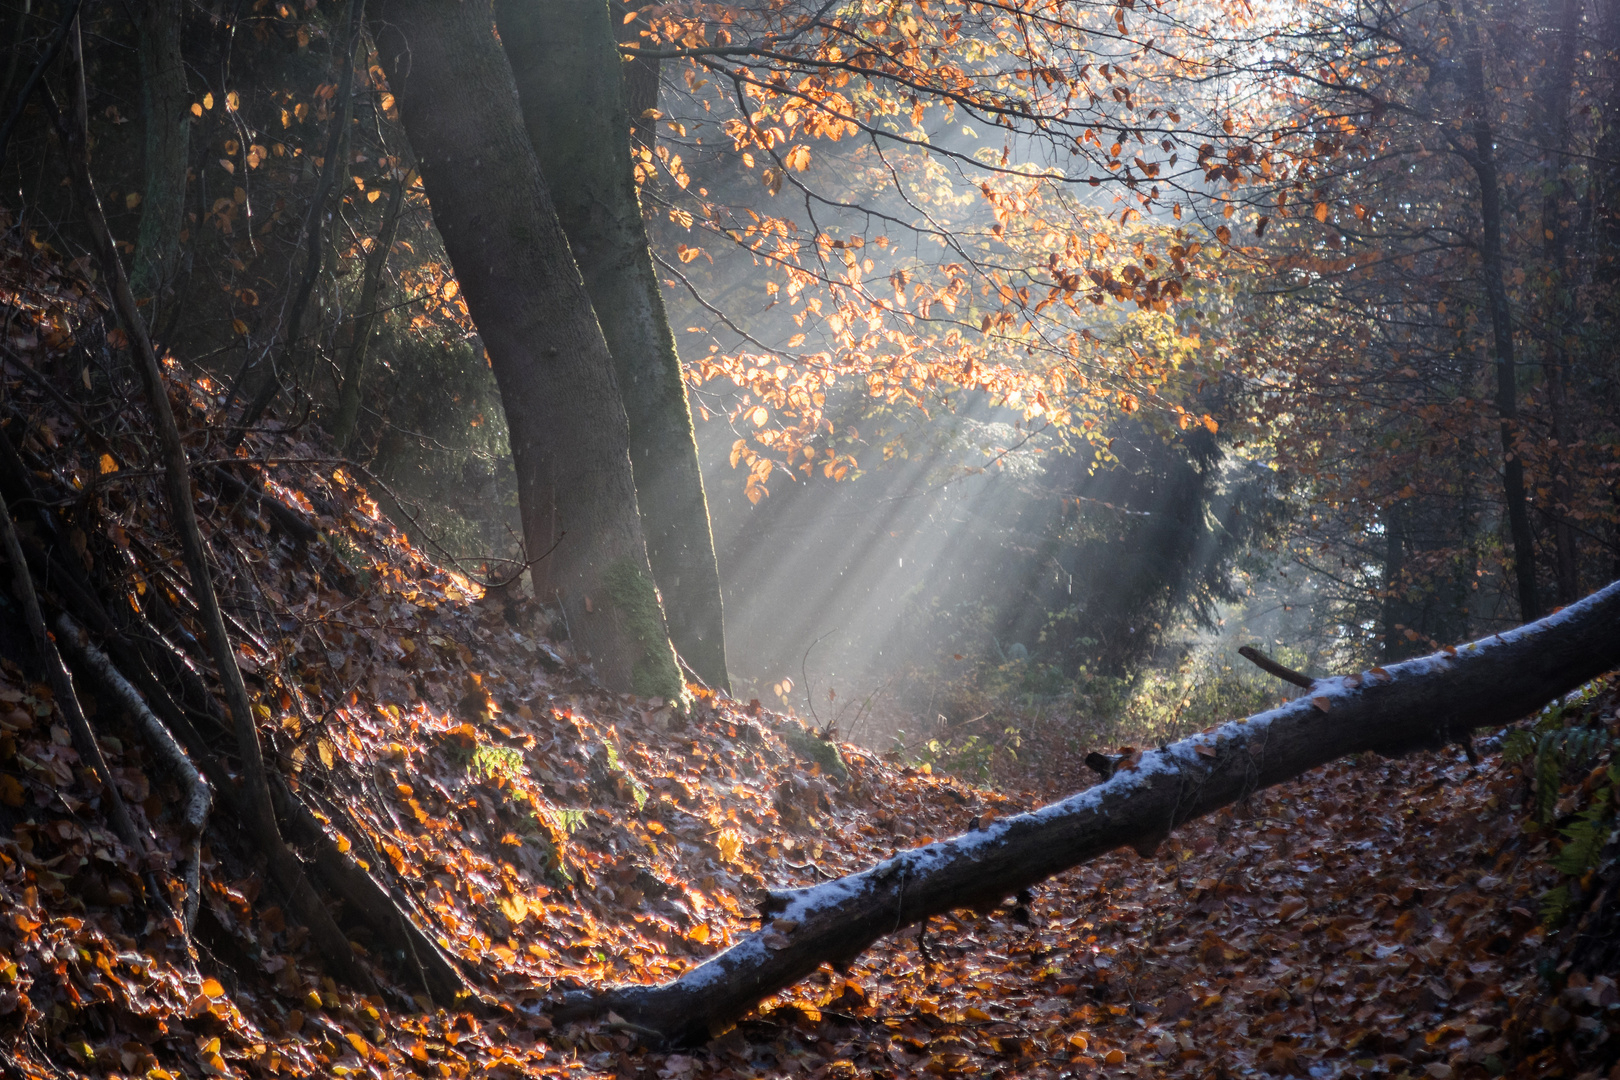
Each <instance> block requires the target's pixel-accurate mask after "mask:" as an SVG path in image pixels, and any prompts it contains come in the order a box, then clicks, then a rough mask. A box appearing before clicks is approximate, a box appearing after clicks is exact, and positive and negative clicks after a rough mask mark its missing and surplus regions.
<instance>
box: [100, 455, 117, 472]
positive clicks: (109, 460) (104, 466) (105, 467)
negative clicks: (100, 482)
mask: <svg viewBox="0 0 1620 1080" xmlns="http://www.w3.org/2000/svg"><path fill="white" fill-rule="evenodd" d="M97 467H98V468H100V469H101V475H102V476H106V475H107V474H108V473H115V472H117V471H118V462H116V461H114V460H113V456H112V455H111V454H102V455H101V460H100V461H99V462H97Z"/></svg>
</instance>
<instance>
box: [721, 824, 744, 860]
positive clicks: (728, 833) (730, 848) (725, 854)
mask: <svg viewBox="0 0 1620 1080" xmlns="http://www.w3.org/2000/svg"><path fill="white" fill-rule="evenodd" d="M714 846H715V847H717V848H719V849H720V857H721V858H722V859H724V860H726V862H736V861H737V856H738V855H741V854H742V846H743V840H742V836H741V835H740V834H738V833H735V832H733V831H732V830H730V829H726V830H724V831H723V832H721V833H720V837H719V839H717V840H715V842H714Z"/></svg>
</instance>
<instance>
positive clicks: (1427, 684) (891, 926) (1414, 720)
mask: <svg viewBox="0 0 1620 1080" xmlns="http://www.w3.org/2000/svg"><path fill="white" fill-rule="evenodd" d="M1616 664H1620V582H1615V583H1614V584H1612V585H1610V586H1609V587H1608V588H1606V589H1604V590H1603V591H1602V592H1599V593H1595V594H1594V595H1592V596H1589V597H1587V598H1586V599H1585V600H1582V601H1580V602H1579V603H1576V604H1574V605H1572V606H1570V607H1567V608H1564V609H1563V610H1561V611H1559V612H1558V613H1556V614H1554V615H1550V616H1548V617H1547V618H1545V619H1542V620H1541V621H1540V622H1537V623H1532V624H1530V625H1528V626H1523V627H1520V628H1519V629H1517V630H1509V631H1507V632H1505V633H1501V634H1497V635H1495V636H1493V637H1490V638H1485V639H1483V640H1480V641H1476V642H1473V643H1472V644H1468V645H1463V646H1461V647H1458V648H1447V649H1444V650H1442V651H1441V652H1438V653H1435V654H1433V655H1431V656H1424V657H1419V658H1417V659H1414V660H1408V661H1406V662H1405V663H1401V664H1392V665H1390V666H1389V667H1388V668H1374V669H1372V670H1371V671H1367V672H1363V673H1361V674H1359V675H1351V676H1348V677H1345V678H1333V679H1322V680H1318V681H1317V682H1316V683H1315V684H1314V685H1313V686H1312V687H1311V689H1310V690H1308V691H1306V693H1305V695H1304V696H1302V697H1300V698H1298V699H1296V700H1294V701H1291V702H1289V703H1288V704H1286V705H1283V706H1281V707H1279V708H1276V709H1272V710H1271V711H1269V712H1264V713H1260V714H1259V715H1256V716H1250V717H1247V718H1246V719H1243V720H1235V721H1233V722H1231V723H1228V724H1225V725H1223V726H1221V727H1218V728H1215V729H1214V730H1212V731H1208V732H1205V733H1204V734H1201V735H1195V736H1193V737H1192V738H1190V739H1183V740H1182V741H1181V742H1178V743H1175V744H1173V745H1170V746H1166V747H1163V748H1162V749H1159V750H1152V751H1148V752H1147V753H1144V754H1142V755H1141V757H1140V758H1139V759H1137V760H1136V761H1134V762H1126V763H1123V764H1122V765H1121V766H1120V767H1119V768H1118V770H1117V771H1116V772H1115V774H1114V775H1113V777H1112V778H1111V779H1109V780H1108V781H1107V782H1105V783H1103V784H1099V785H1098V786H1096V787H1093V788H1090V789H1089V790H1086V791H1083V792H1080V793H1079V794H1077V795H1071V796H1070V797H1069V798H1067V799H1064V800H1063V801H1061V802H1057V803H1053V804H1051V805H1049V806H1046V807H1043V808H1041V809H1040V810H1036V811H1034V812H1033V813H1029V814H1020V815H1018V816H1017V817H1010V818H1004V819H1002V820H1000V821H997V822H994V823H993V824H991V825H988V826H986V827H985V828H982V829H978V830H975V831H974V832H970V833H966V834H964V835H962V836H958V837H954V838H952V839H950V840H942V841H940V842H939V843H935V844H929V845H927V846H926V847H920V848H913V849H912V850H910V851H906V852H903V853H901V854H900V855H897V856H895V857H894V858H892V859H889V860H888V861H887V862H883V863H880V864H878V865H877V866H874V867H872V868H871V869H869V870H866V871H863V872H862V873H859V874H854V875H851V876H849V877H845V878H840V879H838V880H836V881H829V882H824V883H822V884H820V885H815V886H812V887H810V888H805V889H794V890H790V891H785V892H772V893H768V894H767V897H766V899H765V900H764V901H763V902H762V903H761V905H760V906H761V909H762V910H763V911H764V912H765V913H766V915H767V916H768V917H769V921H767V922H766V923H765V925H764V926H762V927H761V928H760V929H759V930H758V931H757V932H755V933H754V934H751V935H749V936H748V937H746V938H744V939H743V940H742V941H740V942H738V943H737V944H735V945H733V946H732V947H731V948H729V949H727V950H726V951H725V952H723V953H720V954H719V955H718V956H715V957H712V958H711V959H709V960H707V961H705V962H704V963H702V964H700V965H699V966H697V967H695V968H693V969H692V970H691V971H689V972H687V973H686V974H685V975H683V976H681V977H680V978H679V979H676V980H675V981H674V982H671V983H666V984H664V985H662V986H628V987H616V988H612V989H609V990H607V991H605V992H600V993H598V992H593V991H577V992H571V993H568V994H565V995H563V997H562V998H560V999H559V1000H557V1001H556V1002H554V1003H553V1011H552V1018H553V1020H565V1019H575V1018H580V1017H584V1016H591V1015H602V1014H605V1013H607V1012H609V1011H611V1012H613V1013H616V1014H617V1015H618V1016H620V1017H622V1018H623V1019H625V1020H628V1021H629V1022H630V1023H631V1024H634V1025H636V1026H638V1027H643V1028H647V1029H650V1030H653V1031H657V1032H659V1033H660V1034H662V1035H664V1036H666V1037H668V1038H669V1039H671V1040H673V1041H678V1042H696V1041H702V1040H703V1039H706V1038H708V1037H709V1036H710V1035H711V1034H714V1033H718V1032H720V1031H722V1030H724V1029H725V1028H726V1027H728V1026H729V1025H730V1024H731V1023H732V1022H734V1021H735V1020H736V1019H737V1018H739V1017H740V1016H742V1015H743V1014H744V1013H746V1012H747V1011H748V1010H749V1009H751V1008H753V1006H754V1005H755V1004H756V1003H758V1002H759V1001H760V1000H761V999H763V998H764V997H766V996H767V995H769V994H772V993H775V992H776V991H778V990H781V989H783V988H784V987H787V986H789V985H791V984H793V983H794V982H797V981H798V980H799V979H802V978H804V977H805V976H806V975H809V974H810V973H811V972H813V971H815V970H816V968H817V967H819V966H820V965H821V964H822V963H824V962H830V963H832V964H834V965H840V966H843V965H848V964H850V963H852V962H853V961H854V960H855V958H856V957H857V956H859V955H860V954H861V952H862V951H863V950H865V949H866V948H867V947H868V946H870V945H871V944H872V943H873V942H875V941H877V940H878V939H879V938H881V937H884V936H886V935H888V934H892V933H895V932H896V931H898V930H900V929H901V928H902V927H905V926H910V925H912V924H914V923H918V922H921V921H923V920H924V919H927V918H929V917H930V916H932V915H940V914H944V913H945V912H948V911H953V910H955V909H958V908H971V907H983V906H986V905H991V904H995V903H997V902H998V901H1000V900H1001V899H1003V898H1004V897H1007V896H1010V895H1012V894H1014V893H1016V892H1017V891H1018V890H1020V889H1023V888H1026V887H1028V886H1030V885H1033V884H1035V883H1037V882H1039V881H1042V880H1044V879H1046V878H1048V877H1051V876H1052V875H1053V874H1057V873H1059V872H1061V871H1064V870H1067V869H1070V868H1071V867H1074V866H1078V865H1080V864H1081V863H1084V862H1088V861H1090V860H1092V859H1095V858H1098V857H1099V856H1101V855H1104V854H1107V853H1108V852H1110V851H1113V850H1115V849H1116V848H1120V847H1126V846H1129V847H1133V848H1135V849H1136V850H1137V851H1138V852H1139V853H1141V854H1143V855H1144V856H1146V855H1148V854H1151V853H1152V851H1153V850H1154V848H1155V847H1156V846H1157V845H1158V844H1159V843H1160V842H1161V841H1162V840H1163V839H1164V838H1165V837H1167V836H1168V835H1169V834H1170V832H1171V831H1172V830H1173V829H1175V828H1176V826H1178V825H1180V824H1182V823H1183V822H1187V821H1190V820H1192V819H1193V818H1196V817H1200V816H1202V815H1204V814H1208V813H1210V812H1211V811H1213V810H1218V809H1220V808H1221V807H1223V806H1227V805H1230V804H1231V803H1234V802H1237V801H1239V800H1240V799H1243V798H1246V797H1248V796H1249V795H1251V794H1253V793H1254V792H1255V791H1258V790H1259V789H1261V788H1264V787H1269V786H1271V785H1273V784H1280V783H1282V782H1283V781H1285V780H1289V779H1291V778H1293V777H1295V776H1298V775H1299V774H1300V773H1302V772H1304V771H1305V770H1307V769H1311V768H1314V767H1315V766H1318V765H1323V764H1326V763H1327V762H1330V761H1333V760H1334V759H1335V758H1340V757H1343V756H1344V755H1346V754H1353V753H1357V752H1361V751H1374V752H1377V753H1382V754H1401V753H1408V752H1410V751H1413V750H1417V749H1424V748H1439V747H1441V746H1444V745H1446V744H1447V743H1450V742H1454V741H1458V740H1464V739H1466V738H1467V737H1468V733H1469V732H1471V731H1472V730H1473V729H1475V728H1480V727H1488V726H1492V725H1496V724H1502V723H1506V722H1509V721H1512V720H1515V719H1517V718H1518V717H1520V716H1522V715H1524V714H1525V713H1526V712H1529V711H1530V710H1532V709H1535V708H1536V707H1538V706H1540V705H1542V704H1544V703H1546V702H1547V701H1548V700H1550V699H1552V698H1555V697H1557V696H1558V695H1560V694H1563V693H1566V692H1568V691H1570V690H1573V689H1574V688H1575V687H1577V686H1579V685H1580V684H1581V683H1583V682H1586V681H1587V680H1588V679H1591V678H1593V677H1595V676H1597V675H1600V674H1602V673H1603V672H1604V671H1606V670H1608V669H1610V668H1612V667H1614V666H1615V665H1616Z"/></svg>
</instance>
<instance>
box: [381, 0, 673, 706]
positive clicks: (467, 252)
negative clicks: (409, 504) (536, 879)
mask: <svg viewBox="0 0 1620 1080" xmlns="http://www.w3.org/2000/svg"><path fill="white" fill-rule="evenodd" d="M369 15H370V18H371V20H372V32H373V34H374V36H375V38H376V41H377V50H378V54H379V56H380V58H381V61H382V65H383V70H384V71H385V72H386V73H387V75H388V82H389V86H390V88H391V89H392V90H393V92H394V95H395V97H396V99H397V100H398V101H399V109H400V116H401V118H402V119H403V121H404V126H405V132H406V134H407V135H408V136H409V137H410V140H411V144H412V147H413V148H414V150H415V152H416V157H417V160H418V162H419V164H420V167H421V171H422V183H423V185H424V187H425V188H426V189H427V195H428V201H429V203H430V204H431V206H432V208H433V220H434V223H435V224H436V225H437V226H438V228H439V233H440V235H441V236H442V237H443V238H444V247H445V251H446V253H447V254H448V255H449V256H450V262H451V264H452V265H453V266H454V268H455V271H456V277H457V279H458V280H459V281H460V283H461V288H462V291H463V293H464V294H465V296H466V298H467V306H468V308H469V310H470V311H471V312H472V316H473V320H474V322H476V323H477V325H478V331H479V334H480V336H481V337H482V338H483V341H484V347H485V348H486V349H487V350H488V352H489V358H490V364H491V366H492V367H493V369H494V372H495V379H496V382H497V383H498V384H499V386H500V390H501V400H502V403H503V405H504V407H505V410H506V419H507V428H508V431H509V433H510V439H511V443H512V463H513V466H514V469H515V471H516V473H517V482H518V502H519V510H520V513H521V515H522V519H523V537H524V543H525V544H526V546H527V548H528V554H529V557H530V558H536V557H538V556H540V555H542V554H543V553H545V552H546V551H548V550H551V549H552V547H553V544H555V550H553V551H552V553H551V555H550V556H548V557H546V558H545V559H543V560H542V561H541V562H539V563H537V564H536V565H535V566H534V567H532V568H531V570H532V573H533V574H534V579H535V588H536V592H537V594H538V595H540V596H542V597H549V596H551V595H553V594H555V595H556V596H557V598H558V599H559V600H560V602H561V604H562V606H563V609H564V611H565V613H566V615H567V622H568V631H569V633H570V635H571V636H572V638H573V640H574V642H575V644H576V645H577V646H578V647H579V648H580V649H581V651H582V652H584V653H586V654H588V655H589V656H590V658H591V659H592V660H593V661H594V663H595V665H596V670H597V673H598V675H599V676H600V677H601V679H602V680H603V682H604V683H606V684H607V685H608V686H610V687H612V688H614V689H616V690H634V691H635V692H637V693H640V694H644V695H648V696H655V695H656V696H678V695H679V694H680V693H681V692H682V684H681V679H680V673H679V670H678V669H677V668H676V666H675V655H674V652H673V650H672V649H671V648H670V644H669V634H668V631H667V629H666V628H665V625H664V616H663V612H662V610H661V609H660V607H659V603H658V597H657V593H656V592H655V590H654V587H653V580H652V574H651V570H650V569H649V567H648V564H647V549H646V545H645V543H644V541H643V539H642V533H641V520H640V516H639V512H638V510H637V504H636V488H635V481H634V479H633V477H632V473H631V465H630V455H629V430H628V426H627V423H626V421H625V414H624V406H623V404H622V403H621V401H620V398H619V389H618V386H617V385H616V383H615V380H614V375H613V358H612V356H611V355H610V353H609V352H608V347H607V343H606V342H605V341H604V340H603V338H602V331H601V328H600V327H599V326H598V325H597V321H596V316H595V313H594V312H593V311H592V308H591V301H590V297H589V296H588V295H587V294H586V291H585V285H584V283H583V282H582V281H581V279H580V275H579V270H578V269H577V268H576V267H575V265H574V258H573V255H572V253H571V252H570V250H569V247H568V239H567V237H566V236H565V235H564V233H563V229H562V226H561V225H560V224H559V223H558V220H557V212H556V210H555V208H554V207H553V205H552V201H551V193H550V192H549V191H548V189H547V187H546V183H545V180H544V179H543V178H542V175H541V171H540V163H539V161H538V160H537V159H536V158H535V154H534V150H533V149H532V148H531V146H530V144H529V138H528V135H527V134H526V133H525V131H524V128H523V116H522V113H521V111H520V108H519V105H518V97H517V88H516V86H515V85H514V83H513V80H512V72H511V69H510V67H509V66H508V64H507V60H506V56H505V55H504V54H503V53H502V51H501V46H500V43H499V42H498V41H497V40H496V37H495V27H494V25H493V22H492V18H491V11H490V8H489V7H488V5H481V4H470V3H456V4H447V3H437V2H431V0H381V2H379V3H375V4H374V5H373V10H372V11H371V12H370V13H369Z"/></svg>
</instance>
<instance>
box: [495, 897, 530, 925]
mask: <svg viewBox="0 0 1620 1080" xmlns="http://www.w3.org/2000/svg"><path fill="white" fill-rule="evenodd" d="M501 914H502V915H505V916H506V917H507V918H508V919H511V920H512V921H513V922H515V923H520V922H522V921H523V920H524V919H525V918H527V917H528V914H529V904H528V901H526V900H524V899H523V897H521V896H509V897H507V898H505V899H503V900H502V901H501Z"/></svg>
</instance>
